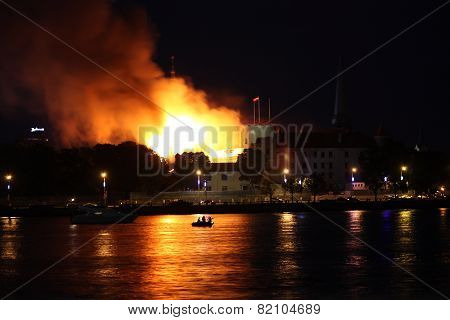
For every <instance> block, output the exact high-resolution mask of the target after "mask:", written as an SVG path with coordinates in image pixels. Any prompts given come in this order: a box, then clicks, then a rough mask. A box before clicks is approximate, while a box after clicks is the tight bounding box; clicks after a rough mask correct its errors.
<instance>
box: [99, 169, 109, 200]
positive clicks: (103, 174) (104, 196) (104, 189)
mask: <svg viewBox="0 0 450 320" xmlns="http://www.w3.org/2000/svg"><path fill="white" fill-rule="evenodd" d="M107 176H108V175H107V173H106V172H105V171H103V172H102V173H100V177H101V178H102V179H103V204H104V205H105V207H106V205H107V198H108V194H107V191H106V177H107Z"/></svg>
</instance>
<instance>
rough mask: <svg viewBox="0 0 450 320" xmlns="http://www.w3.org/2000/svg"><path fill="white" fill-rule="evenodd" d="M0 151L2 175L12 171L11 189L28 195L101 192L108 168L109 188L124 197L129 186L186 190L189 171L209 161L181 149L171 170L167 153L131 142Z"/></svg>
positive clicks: (31, 146) (32, 146) (193, 181)
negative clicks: (160, 155)
mask: <svg viewBox="0 0 450 320" xmlns="http://www.w3.org/2000/svg"><path fill="white" fill-rule="evenodd" d="M0 154H1V157H0V172H1V173H2V176H5V175H6V174H11V175H12V176H13V180H12V193H13V195H15V196H32V197H39V196H68V195H73V196H92V195H99V194H101V192H102V179H101V177H100V174H101V172H106V173H107V187H108V194H109V196H110V197H112V198H114V199H126V198H128V195H129V192H131V191H137V192H145V193H149V194H155V193H157V192H160V191H163V190H170V191H174V190H186V189H190V188H195V187H196V177H195V176H194V175H195V173H193V172H192V171H194V170H195V168H196V167H198V164H199V163H200V164H203V163H209V161H208V159H207V157H205V156H204V155H203V154H199V153H185V154H183V155H181V156H180V155H177V157H176V159H175V160H176V162H175V167H174V170H172V171H170V169H169V165H168V163H167V161H166V160H165V159H163V158H161V157H159V156H158V155H157V154H156V153H154V152H153V151H152V150H150V149H148V148H147V147H146V146H143V145H137V144H136V143H134V142H124V143H121V144H119V145H110V144H98V145H96V146H94V147H81V148H71V149H56V148H54V147H52V146H51V145H49V144H45V143H37V144H17V145H1V146H0ZM186 175H187V176H186ZM191 175H192V177H191ZM180 180H181V181H180ZM2 182H4V183H6V182H5V181H2ZM176 182H178V183H176ZM173 184H175V186H174V187H173V188H169V187H170V186H171V185H173ZM5 192H6V186H5V187H2V194H4V193H5Z"/></svg>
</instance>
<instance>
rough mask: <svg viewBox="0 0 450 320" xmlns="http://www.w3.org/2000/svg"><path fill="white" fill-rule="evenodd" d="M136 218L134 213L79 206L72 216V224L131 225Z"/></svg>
mask: <svg viewBox="0 0 450 320" xmlns="http://www.w3.org/2000/svg"><path fill="white" fill-rule="evenodd" d="M136 218H137V215H136V214H134V213H123V212H119V211H117V210H114V209H112V208H105V207H93V206H81V207H79V208H78V209H77V210H76V212H75V214H74V215H73V216H72V224H114V223H132V222H133V221H134V220H135V219H136Z"/></svg>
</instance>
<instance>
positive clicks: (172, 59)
mask: <svg viewBox="0 0 450 320" xmlns="http://www.w3.org/2000/svg"><path fill="white" fill-rule="evenodd" d="M175 75H176V73H175V56H171V57H170V77H171V78H175Z"/></svg>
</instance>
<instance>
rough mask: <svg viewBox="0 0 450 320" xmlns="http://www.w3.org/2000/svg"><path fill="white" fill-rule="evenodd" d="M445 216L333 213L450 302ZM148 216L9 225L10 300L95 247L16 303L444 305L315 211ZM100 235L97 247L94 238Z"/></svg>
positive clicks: (3, 237) (0, 227) (3, 288)
mask: <svg viewBox="0 0 450 320" xmlns="http://www.w3.org/2000/svg"><path fill="white" fill-rule="evenodd" d="M449 214H450V213H449V210H448V209H440V210H439V209H437V210H434V211H427V212H425V211H418V210H397V211H392V210H390V211H376V212H375V211H373V212H372V211H347V212H335V213H328V214H327V216H328V217H329V218H331V219H332V220H333V221H335V222H336V223H338V224H339V225H341V226H342V227H344V228H345V229H347V230H348V231H350V232H351V233H352V234H353V235H354V236H356V237H358V238H360V239H362V240H364V241H365V242H367V243H369V244H370V245H372V246H373V247H375V248H376V249H377V250H379V251H381V252H382V253H383V254H384V255H386V256H387V257H389V258H390V259H392V260H393V261H395V262H396V263H398V264H399V265H401V266H402V267H403V268H405V269H407V270H409V271H410V272H412V273H414V274H415V275H416V276H418V277H419V278H421V279H422V280H424V281H425V282H427V283H428V284H429V285H431V286H432V287H434V288H435V289H437V290H439V291H441V292H442V293H444V294H445V295H450V232H449V231H450V219H449ZM193 220H196V216H192V215H161V216H143V217H139V218H138V219H137V220H136V221H135V222H134V223H133V224H129V225H115V226H113V227H107V226H97V225H79V226H75V225H71V224H70V222H69V219H68V218H16V219H11V220H10V219H8V218H0V232H1V233H0V294H1V295H2V296H4V295H5V294H7V293H9V292H10V291H11V290H13V289H15V288H16V287H18V286H19V285H21V284H23V283H24V282H25V281H27V280H28V279H30V278H31V277H33V276H35V275H36V274H38V273H39V272H40V271H42V270H43V269H45V268H46V267H48V266H50V265H51V264H53V263H54V262H55V261H57V260H59V259H61V258H62V257H64V256H65V255H67V254H68V253H69V252H72V251H74V250H76V249H77V248H78V247H80V246H82V245H83V244H84V243H86V241H89V240H90V242H89V243H88V244H86V245H85V246H84V247H83V248H81V249H80V250H78V251H77V252H76V253H74V254H73V255H72V256H70V257H68V258H67V259H65V260H64V261H62V262H61V263H59V264H57V265H56V266H55V267H53V268H52V269H50V270H49V271H48V272H46V273H44V274H43V275H41V276H40V277H38V278H37V279H35V280H34V281H32V282H31V283H29V284H28V285H26V286H24V287H23V288H22V289H21V290H19V291H17V292H16V293H15V294H14V295H12V297H11V298H18V299H49V298H52V299H58V298H60V299H119V298H120V299H331V298H332V299H369V298H370V299H400V298H402V299H412V298H415V299H438V298H442V297H440V296H439V295H438V294H437V293H436V292H434V291H433V290H432V289H430V288H428V287H427V286H425V285H424V284H422V283H420V282H419V281H417V280H416V279H414V278H413V277H411V276H410V275H409V274H407V273H406V272H405V271H403V270H402V269H401V268H399V267H398V266H396V265H394V264H393V263H392V262H390V261H388V260H387V259H385V258H384V257H382V256H380V255H379V254H377V253H375V252H374V251H372V250H371V249H369V248H367V247H366V246H365V245H364V244H363V243H362V242H360V241H359V240H357V239H355V238H354V237H351V236H349V235H348V234H346V233H345V232H344V231H342V230H340V229H339V228H337V227H336V226H335V225H333V224H332V223H330V222H329V221H327V220H325V219H324V218H323V217H321V216H319V215H317V214H315V213H277V214H222V215H216V216H215V222H216V224H215V225H214V227H213V228H192V227H191V222H192V221H193ZM96 235H98V236H97V237H96V238H94V239H93V237H95V236H96Z"/></svg>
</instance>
